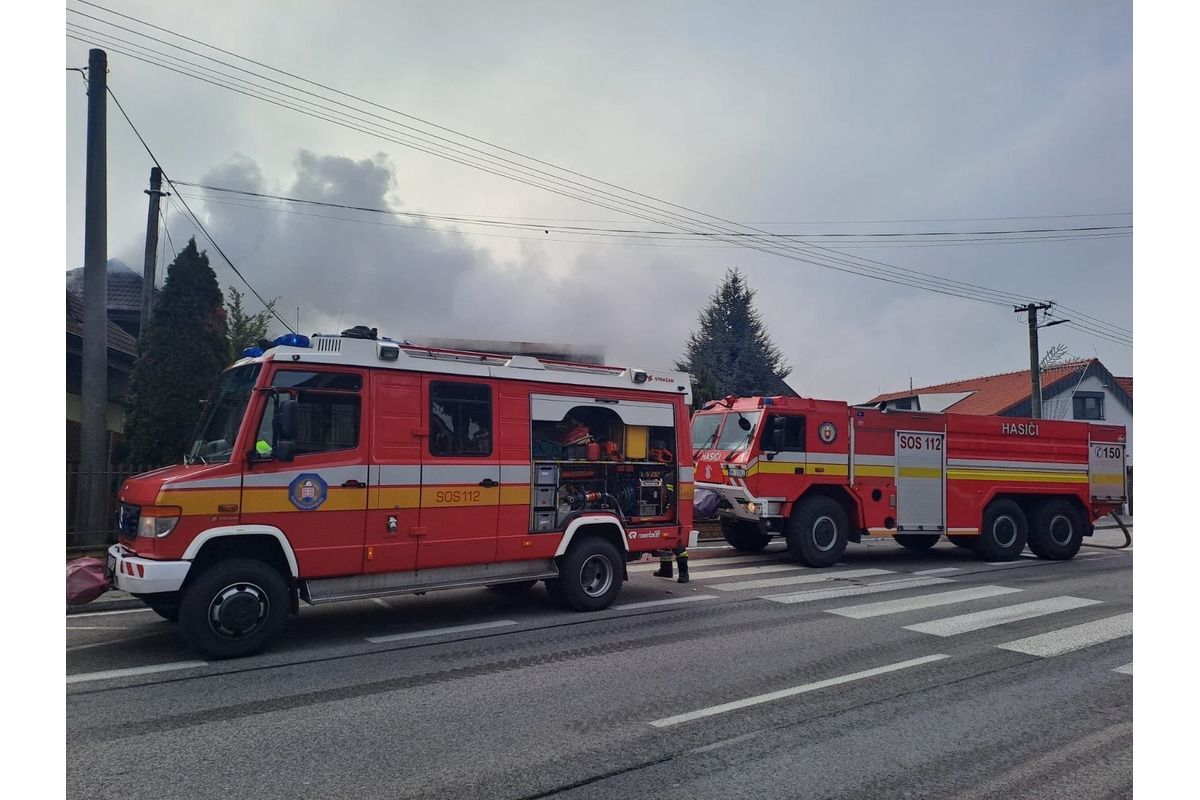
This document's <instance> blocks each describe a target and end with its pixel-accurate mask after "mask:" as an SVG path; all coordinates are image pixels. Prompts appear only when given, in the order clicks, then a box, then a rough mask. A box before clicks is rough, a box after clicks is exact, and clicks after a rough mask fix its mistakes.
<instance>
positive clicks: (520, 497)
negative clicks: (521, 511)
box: [500, 484, 529, 506]
mask: <svg viewBox="0 0 1200 800" xmlns="http://www.w3.org/2000/svg"><path fill="white" fill-rule="evenodd" d="M500 505H502V506H527V505H529V484H522V485H520V486H504V485H501V486H500Z"/></svg>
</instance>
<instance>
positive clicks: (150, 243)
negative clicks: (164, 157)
mask: <svg viewBox="0 0 1200 800" xmlns="http://www.w3.org/2000/svg"><path fill="white" fill-rule="evenodd" d="M145 192H146V194H148V195H150V211H149V213H148V214H147V216H146V258H145V261H144V262H143V266H142V320H141V324H140V325H139V326H138V338H139V339H141V338H142V337H143V336H145V335H146V328H147V327H148V326H149V325H150V315H151V313H152V312H153V310H154V271H155V265H156V261H157V254H158V198H160V197H162V196H163V195H165V194H167V192H164V191H162V170H161V169H159V168H158V167H151V168H150V188H149V189H146V190H145Z"/></svg>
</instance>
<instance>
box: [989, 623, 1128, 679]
mask: <svg viewBox="0 0 1200 800" xmlns="http://www.w3.org/2000/svg"><path fill="white" fill-rule="evenodd" d="M1132 635H1133V614H1132V613H1130V614H1119V615H1117V616H1115V617H1108V618H1107V619H1098V620H1094V621H1093V622H1085V623H1083V624H1082V625H1072V626H1071V627H1069V628H1062V629H1061V630H1057V631H1050V632H1049V633H1041V634H1038V635H1037V636H1028V637H1026V638H1024V639H1017V640H1016V641H1013V642H1005V643H1004V644H998V645H996V646H997V647H999V648H1000V649H1001V650H1012V651H1014V652H1017V653H1025V654H1026V655H1030V656H1037V657H1039V658H1051V657H1053V656H1061V655H1062V654H1064V653H1070V652H1073V651H1075V650H1082V649H1083V648H1085V647H1091V646H1092V645H1094V644H1103V643H1104V642H1111V641H1112V640H1113V639H1120V638H1122V637H1124V636H1132ZM1129 666H1130V667H1132V666H1133V665H1132V664H1130V665H1129Z"/></svg>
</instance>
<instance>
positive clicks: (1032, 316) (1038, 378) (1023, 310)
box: [1013, 303, 1052, 419]
mask: <svg viewBox="0 0 1200 800" xmlns="http://www.w3.org/2000/svg"><path fill="white" fill-rule="evenodd" d="M1051 305H1052V304H1051V303H1040V304H1039V303H1030V304H1029V305H1027V306H1013V311H1015V312H1017V313H1018V314H1028V315H1029V378H1030V393H1029V400H1030V405H1031V407H1032V413H1031V414H1030V416H1032V417H1033V418H1034V419H1041V418H1042V372H1041V370H1040V369H1039V368H1038V335H1037V329H1038V324H1037V312H1038V310H1039V309H1040V310H1043V311H1045V310H1047V309H1049V308H1050V307H1051Z"/></svg>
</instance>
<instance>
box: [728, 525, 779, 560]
mask: <svg viewBox="0 0 1200 800" xmlns="http://www.w3.org/2000/svg"><path fill="white" fill-rule="evenodd" d="M721 536H723V537H724V538H725V541H726V542H727V543H728V544H729V545H730V546H731V547H733V548H736V549H738V550H741V551H743V552H746V553H757V552H759V551H760V550H762V549H763V548H764V547H766V546H767V542H769V541H771V537H770V536H769V535H768V534H766V533H763V531H762V529H761V528H759V526H758V525H756V524H754V523H753V522H746V521H744V520H737V519H726V518H722V519H721Z"/></svg>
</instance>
